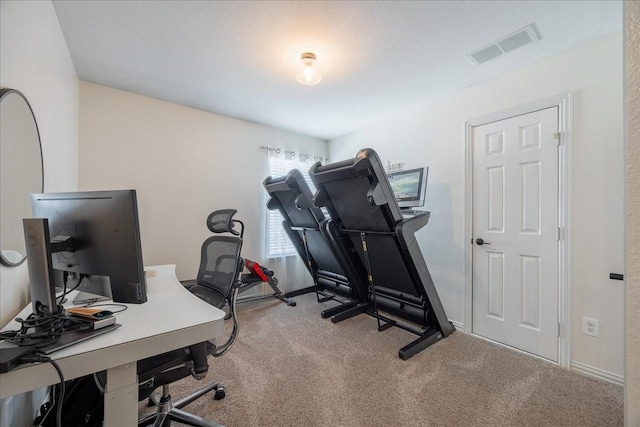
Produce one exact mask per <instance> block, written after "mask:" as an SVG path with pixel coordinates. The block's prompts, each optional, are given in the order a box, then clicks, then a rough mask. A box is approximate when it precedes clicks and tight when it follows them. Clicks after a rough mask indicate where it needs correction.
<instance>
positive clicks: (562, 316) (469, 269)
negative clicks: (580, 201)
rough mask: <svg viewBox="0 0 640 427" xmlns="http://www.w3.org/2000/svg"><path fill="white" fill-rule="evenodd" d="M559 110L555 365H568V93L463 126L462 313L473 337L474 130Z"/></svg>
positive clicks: (569, 265) (569, 194) (569, 243)
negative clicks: (556, 340) (527, 115)
mask: <svg viewBox="0 0 640 427" xmlns="http://www.w3.org/2000/svg"><path fill="white" fill-rule="evenodd" d="M551 107H558V114H559V116H558V127H559V131H560V135H561V136H560V146H559V148H558V155H559V158H558V168H559V170H558V195H559V200H558V225H559V226H560V227H561V236H560V241H559V245H558V322H559V324H560V331H559V332H560V336H559V337H558V365H559V366H560V367H562V368H565V369H569V368H570V365H571V363H570V362H571V308H572V307H571V306H572V303H571V237H572V234H571V222H570V220H569V218H570V217H571V179H570V177H571V163H572V162H571V158H572V156H571V151H572V150H571V147H572V135H571V130H572V126H571V93H563V94H560V95H557V96H553V97H551V98H546V99H542V100H539V101H533V102H529V103H527V104H524V105H520V106H517V107H513V108H509V109H507V110H503V111H499V112H496V113H492V114H488V115H486V116H482V117H477V118H474V119H471V120H469V121H467V122H466V123H465V208H464V211H465V231H464V236H465V260H466V261H465V296H464V299H465V312H464V318H465V321H464V331H465V332H466V333H469V334H472V333H473V324H472V322H473V280H472V275H473V264H472V263H473V256H472V249H473V246H472V244H470V242H471V240H472V238H473V235H472V232H473V147H472V140H473V128H474V127H476V126H480V125H484V124H487V123H491V122H495V121H499V120H504V119H508V118H510V117H515V116H520V115H523V114H527V113H530V112H533V111H538V110H543V109H546V108H551Z"/></svg>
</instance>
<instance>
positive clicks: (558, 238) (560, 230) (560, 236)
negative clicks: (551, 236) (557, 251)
mask: <svg viewBox="0 0 640 427" xmlns="http://www.w3.org/2000/svg"><path fill="white" fill-rule="evenodd" d="M557 230H558V231H557V235H556V239H557V240H558V242H559V241H560V240H562V227H558V228H557Z"/></svg>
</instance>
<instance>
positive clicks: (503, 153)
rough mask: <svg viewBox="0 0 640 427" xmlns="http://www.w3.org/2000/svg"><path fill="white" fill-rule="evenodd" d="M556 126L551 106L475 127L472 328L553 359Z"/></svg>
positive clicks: (555, 333)
mask: <svg viewBox="0 0 640 427" xmlns="http://www.w3.org/2000/svg"><path fill="white" fill-rule="evenodd" d="M557 132H558V108H557V107H553V108H547V109H544V110H540V111H535V112H532V113H528V114H524V115H520V116H517V117H512V118H509V119H505V120H501V121H498V122H493V123H489V124H486V125H482V126H476V127H474V128H473V242H472V244H473V248H474V249H473V277H472V279H473V288H472V289H473V291H472V292H473V306H472V311H473V332H474V333H475V334H478V335H481V336H483V337H486V338H489V339H492V340H494V341H498V342H501V343H503V344H506V345H509V346H512V347H515V348H518V349H520V350H524V351H526V352H529V353H533V354H536V355H538V356H541V357H544V358H546V359H549V360H553V361H557V360H558V330H559V327H558V235H559V231H558V230H559V229H558V218H559V213H558V173H559V172H558V146H557V142H556V141H557V139H556V133H557ZM478 239H481V240H478Z"/></svg>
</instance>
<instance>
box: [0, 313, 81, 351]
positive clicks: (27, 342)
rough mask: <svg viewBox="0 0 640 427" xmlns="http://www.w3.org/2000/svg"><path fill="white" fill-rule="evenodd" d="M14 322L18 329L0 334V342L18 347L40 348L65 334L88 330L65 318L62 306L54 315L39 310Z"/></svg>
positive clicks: (74, 320) (79, 322) (78, 323)
mask: <svg viewBox="0 0 640 427" xmlns="http://www.w3.org/2000/svg"><path fill="white" fill-rule="evenodd" d="M15 320H16V321H17V322H18V323H20V329H19V330H10V331H3V332H1V333H0V340H6V341H9V342H11V343H13V344H15V345H18V346H36V347H42V346H45V345H48V344H50V343H53V342H55V341H56V340H57V339H58V338H59V337H60V336H62V335H64V334H66V333H70V332H75V331H78V330H82V329H89V328H90V325H87V324H86V323H84V322H82V321H81V320H76V319H72V318H69V317H68V316H66V314H65V310H64V308H63V307H62V306H58V309H57V312H56V313H49V312H47V311H44V310H39V311H38V314H37V315H34V314H31V315H29V317H27V319H25V320H23V319H20V318H16V319H15Z"/></svg>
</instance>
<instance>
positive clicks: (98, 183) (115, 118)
mask: <svg viewBox="0 0 640 427" xmlns="http://www.w3.org/2000/svg"><path fill="white" fill-rule="evenodd" d="M80 107H81V112H80V189H81V190H104V189H122V188H135V189H136V190H137V194H138V209H139V216H140V228H141V234H142V248H143V258H144V262H145V264H146V265H154V264H165V263H173V264H177V268H176V271H177V275H178V278H179V279H190V278H194V277H195V275H196V273H197V270H198V264H199V260H200V245H201V244H202V242H203V241H204V240H205V239H206V238H207V237H208V236H210V235H211V232H210V231H209V230H208V229H207V228H206V223H205V221H206V218H207V215H208V214H209V213H211V212H212V211H214V210H216V209H224V208H233V209H237V210H238V213H237V214H236V217H237V218H238V219H240V220H242V221H243V222H244V223H245V227H246V228H245V239H244V245H243V249H242V254H243V256H244V257H246V258H249V259H252V260H254V261H257V262H259V263H261V264H265V260H264V256H265V255H264V253H265V251H264V248H265V243H264V242H265V223H266V219H265V213H266V206H265V204H266V199H267V198H266V192H265V191H264V188H263V187H262V181H263V180H264V179H265V178H266V177H267V152H266V150H261V149H260V146H261V145H265V146H280V147H285V148H292V149H295V150H297V151H299V148H300V147H304V149H305V150H308V151H309V152H315V153H316V154H319V155H323V156H326V152H327V144H326V142H325V141H322V140H318V139H313V138H308V137H303V136H299V135H296V134H293V133H289V132H284V131H279V130H274V129H271V128H268V127H265V126H261V125H257V124H252V123H248V122H245V121H241V120H236V119H231V118H228V117H224V116H220V115H216V114H211V113H207V112H204V111H201V110H196V109H193V108H187V107H183V106H179V105H176V104H171V103H168V102H164V101H159V100H157V99H153V98H148V97H144V96H140V95H136V94H133V93H129V92H123V91H119V90H115V89H111V88H108V87H105V86H100V85H96V84H93V83H87V82H81V84H80ZM296 258H297V257H296ZM298 262H299V261H298ZM265 265H268V266H269V265H270V264H268V263H266V264H265ZM300 265H302V264H300ZM274 271H275V272H276V275H277V277H278V278H279V279H280V284H281V286H280V288H281V289H282V290H283V291H284V290H285V289H293V288H300V287H303V286H304V285H308V283H287V278H286V277H283V276H282V275H281V271H278V270H276V269H275V268H274Z"/></svg>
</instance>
